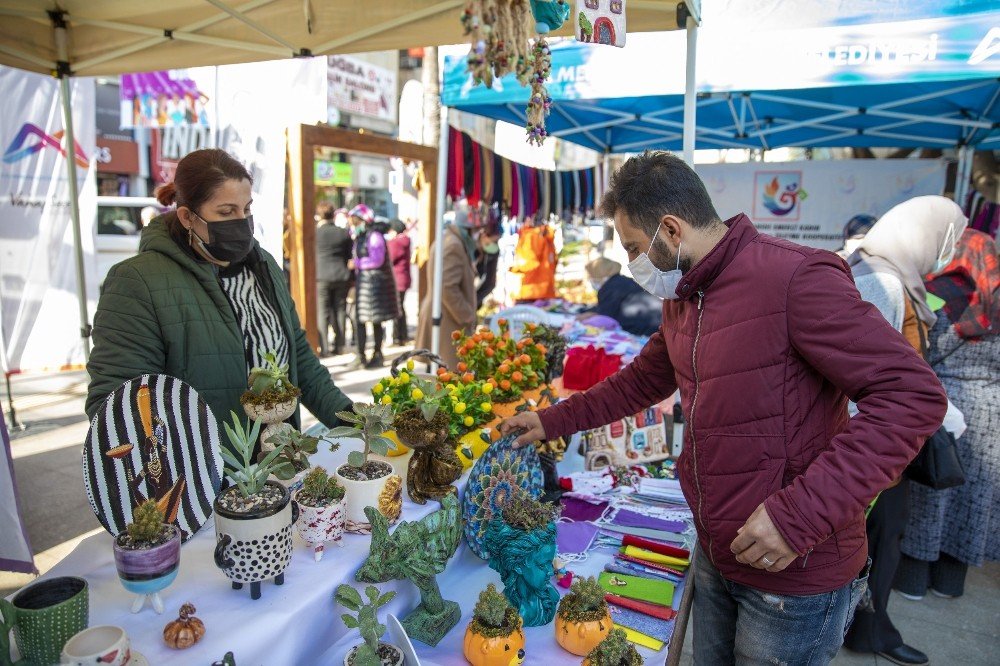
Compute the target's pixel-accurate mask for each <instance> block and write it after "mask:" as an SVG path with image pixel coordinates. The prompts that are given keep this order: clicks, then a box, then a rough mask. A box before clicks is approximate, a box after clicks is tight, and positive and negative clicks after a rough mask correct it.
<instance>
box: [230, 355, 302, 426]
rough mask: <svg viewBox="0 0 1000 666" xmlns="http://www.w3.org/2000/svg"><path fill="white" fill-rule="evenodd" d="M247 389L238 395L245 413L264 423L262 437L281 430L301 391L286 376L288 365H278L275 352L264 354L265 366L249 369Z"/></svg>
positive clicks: (293, 410)
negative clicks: (281, 425) (280, 425)
mask: <svg viewBox="0 0 1000 666" xmlns="http://www.w3.org/2000/svg"><path fill="white" fill-rule="evenodd" d="M247 385H248V387H249V388H248V389H247V390H246V391H245V392H244V393H243V395H242V396H240V404H242V405H243V409H244V411H246V413H247V416H248V417H250V418H251V419H253V420H255V421H260V422H261V423H263V424H264V425H265V428H264V437H263V440H264V441H266V440H268V439H270V438H271V437H272V436H273V435H274V434H275V433H277V432H278V431H280V430H282V429H283V428H280V427H279V424H281V423H283V422H284V420H285V419H287V418H288V417H290V416H291V415H292V414H294V413H295V409H296V407H298V398H299V396H300V395H301V394H302V391H300V390H299V389H298V387H296V386H294V385H293V384H292V382H291V380H290V379H289V378H288V365H279V364H278V358H277V353H276V352H275V351H273V350H272V351H268V352H267V353H265V354H264V365H263V366H262V367H258V368H253V369H251V370H250V377H249V379H248V381H247Z"/></svg>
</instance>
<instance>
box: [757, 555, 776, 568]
mask: <svg viewBox="0 0 1000 666" xmlns="http://www.w3.org/2000/svg"><path fill="white" fill-rule="evenodd" d="M760 560H761V562H763V563H764V564H766V565H767V566H769V567H770V566H774V562H772V561H771V560H769V559H767V558H766V557H762V558H760Z"/></svg>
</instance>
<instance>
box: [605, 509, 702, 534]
mask: <svg viewBox="0 0 1000 666" xmlns="http://www.w3.org/2000/svg"><path fill="white" fill-rule="evenodd" d="M610 522H611V523H612V524H613V525H619V526H621V527H643V528H647V529H651V530H663V531H664V532H675V533H677V534H682V533H683V532H684V529H685V525H684V523H683V522H682V521H680V520H663V519H662V518H653V517H652V516H644V515H642V514H641V513H636V512H635V511H629V510H628V509H620V510H619V511H618V513H616V514H615V517H614V518H612V519H611V521H610Z"/></svg>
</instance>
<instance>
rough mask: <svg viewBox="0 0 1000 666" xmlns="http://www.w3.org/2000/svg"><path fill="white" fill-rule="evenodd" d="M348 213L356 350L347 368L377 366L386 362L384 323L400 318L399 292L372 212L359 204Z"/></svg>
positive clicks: (383, 238)
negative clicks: (351, 229) (370, 342)
mask: <svg viewBox="0 0 1000 666" xmlns="http://www.w3.org/2000/svg"><path fill="white" fill-rule="evenodd" d="M349 215H350V218H351V225H352V226H353V227H354V274H355V280H356V283H355V293H354V338H355V341H356V342H357V349H358V355H357V358H355V359H354V362H353V363H351V365H350V368H351V369H358V368H378V367H381V366H382V365H383V364H384V363H385V359H384V357H383V356H382V343H383V341H384V338H385V326H384V323H385V322H387V321H393V320H394V319H396V318H397V317H399V295H398V294H397V293H396V280H395V278H393V275H392V263H391V262H390V261H389V253H388V249H387V247H386V243H385V236H383V235H382V234H381V233H380V232H379V231H377V230H376V229H375V228H374V224H375V212H374V211H373V210H372V209H371V208H369V207H368V206H367V205H365V204H358V205H357V206H355V207H354V208H352V209H351V212H350V213H349ZM368 324H371V326H372V338H373V343H374V344H373V348H372V355H371V358H370V359H369V358H367V357H366V346H367V343H368V331H367V328H366V326H367V325H368Z"/></svg>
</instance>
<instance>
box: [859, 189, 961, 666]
mask: <svg viewBox="0 0 1000 666" xmlns="http://www.w3.org/2000/svg"><path fill="white" fill-rule="evenodd" d="M856 219H857V218H855V220H856ZM967 223H968V221H967V220H966V218H965V215H963V214H962V209H961V208H959V206H958V204H956V203H955V202H954V201H951V200H950V199H946V198H944V197H941V196H922V197H915V198H913V199H910V200H908V201H905V202H903V203H901V204H899V205H898V206H894V207H893V208H892V209H891V210H890V211H889V212H887V213H886V214H885V215H883V216H882V217H881V219H879V220H878V221H877V222H876V223H875V224H874V225H873V226H872V227H871V228H870V230H868V231H867V232H865V231H863V230H856V231H855V233H854V234H852V236H851V238H855V239H857V237H858V236H861V238H860V241H859V242H858V244H857V245H856V248H857V249H856V251H855V252H854V253H852V254H851V256H850V257H848V259H847V262H848V264H849V265H850V266H851V272H852V274H853V275H854V282H855V284H856V285H857V287H858V292H859V293H860V294H861V298H863V299H864V300H866V301H868V302H869V303H871V304H872V305H874V306H875V307H877V308H878V310H879V312H881V313H882V316H883V317H885V319H886V321H888V322H889V323H890V324H891V325H892V326H893V328H895V329H896V330H897V331H899V332H901V333H902V334H903V337H905V338H906V341H907V342H909V343H910V346H912V347H913V348H914V350H916V351H917V352H918V353H919V354H921V355H923V354H925V353H926V347H927V345H926V342H925V341H926V340H927V331H928V330H929V329H930V327H931V326H932V325H933V324H934V322H935V321H936V320H937V315H936V314H934V312H933V311H932V310H931V308H930V307H929V306H928V305H927V293H926V291H925V289H924V282H923V276H924V275H926V274H928V273H933V272H935V271H939V270H941V268H943V267H944V266H945V265H947V264H948V262H950V261H951V257H952V256H954V254H955V240H956V239H957V238H958V237H959V236H960V235H961V233H962V230H963V229H965V226H966V224H967ZM845 235H846V234H845ZM851 413H852V415H853V414H856V413H857V408H856V407H854V406H853V405H852V408H851ZM909 502H910V500H909V483H908V482H906V481H903V480H901V477H899V478H896V479H894V480H893V482H892V484H891V485H890V486H889V487H888V488H886V489H885V490H884V491H882V494H881V495H879V497H878V499H877V500H876V501H875V506H874V507H873V508H872V510H871V513H870V514H869V515H868V519H867V521H866V532H867V534H868V556H869V557H870V558H871V560H872V566H871V572H870V574H869V578H868V590H869V593H870V594H868V595H866V597H865V599H864V600H863V601H862V602H861V603H860V604H859V606H858V610H857V613H856V614H855V616H854V623H853V624H852V625H851V628H850V631H848V632H847V636H846V637H845V639H844V645H845V646H846V647H847V648H848V649H850V650H854V651H855V652H866V653H874V654H878V655H879V656H882V657H885V658H886V659H889V660H890V661H892V662H893V663H896V664H912V665H918V664H926V663H928V658H927V655H926V654H924V653H923V652H921V651H920V650H918V649H916V648H914V647H911V646H909V645H907V644H906V643H905V642H904V641H903V637H902V635H901V634H900V633H899V631H898V630H897V629H896V627H895V626H894V625H893V623H892V620H891V619H890V617H889V613H888V604H889V592H890V590H891V589H892V582H893V579H894V578H895V576H896V568H897V567H898V565H899V558H900V550H899V542H900V539H901V538H902V536H903V529H904V528H905V526H906V520H907V513H908V510H909Z"/></svg>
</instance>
